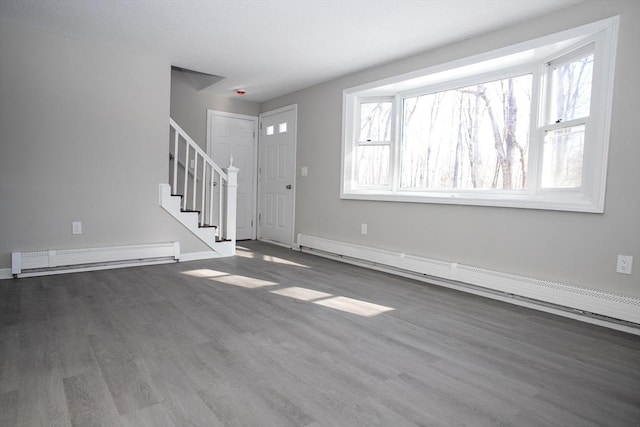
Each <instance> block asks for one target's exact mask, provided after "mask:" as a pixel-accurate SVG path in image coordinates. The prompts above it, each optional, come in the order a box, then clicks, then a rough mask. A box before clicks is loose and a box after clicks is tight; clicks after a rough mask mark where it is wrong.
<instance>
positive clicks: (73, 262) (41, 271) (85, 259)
mask: <svg viewBox="0 0 640 427" xmlns="http://www.w3.org/2000/svg"><path fill="white" fill-rule="evenodd" d="M179 259H180V243H179V242H168V243H152V244H143V245H127V246H112V247H104V248H86V249H51V250H40V251H31V252H12V253H11V274H12V275H13V277H29V276H42V275H48V274H59V273H67V272H75V271H90V270H103V269H108V268H118V267H129V266H135V265H150V264H161V263H167V262H176V261H178V260H179Z"/></svg>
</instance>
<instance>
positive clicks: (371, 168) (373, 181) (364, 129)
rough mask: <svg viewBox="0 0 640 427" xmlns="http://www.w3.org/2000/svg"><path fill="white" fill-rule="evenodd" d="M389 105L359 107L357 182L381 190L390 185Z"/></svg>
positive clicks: (367, 104)
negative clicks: (381, 187) (382, 187)
mask: <svg viewBox="0 0 640 427" xmlns="http://www.w3.org/2000/svg"><path fill="white" fill-rule="evenodd" d="M392 106H393V103H392V102H391V101H373V102H363V103H361V104H360V132H359V136H358V146H357V149H356V153H355V154H356V159H357V160H356V182H357V183H358V185H360V186H364V187H380V186H386V185H389V182H390V173H389V170H390V163H389V162H390V155H391V111H392Z"/></svg>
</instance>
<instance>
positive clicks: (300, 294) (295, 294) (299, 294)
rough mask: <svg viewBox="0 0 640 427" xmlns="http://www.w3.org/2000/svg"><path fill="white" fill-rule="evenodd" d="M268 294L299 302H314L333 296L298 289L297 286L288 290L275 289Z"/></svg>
mask: <svg viewBox="0 0 640 427" xmlns="http://www.w3.org/2000/svg"><path fill="white" fill-rule="evenodd" d="M270 292H271V293H272V294H278V295H282V296H285V297H289V298H295V299H299V300H301V301H314V300H317V299H320V298H328V297H332V296H333V295H331V294H328V293H326V292H320V291H314V290H312V289H307V288H299V287H297V286H292V287H290V288H283V289H276V290H274V291H270Z"/></svg>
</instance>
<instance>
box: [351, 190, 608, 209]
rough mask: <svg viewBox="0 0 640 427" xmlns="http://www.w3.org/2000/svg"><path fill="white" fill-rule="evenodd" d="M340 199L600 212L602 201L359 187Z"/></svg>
mask: <svg viewBox="0 0 640 427" xmlns="http://www.w3.org/2000/svg"><path fill="white" fill-rule="evenodd" d="M340 198H341V199H343V200H371V201H384V202H404V203H433V204H444V205H463V206H492V207H503V208H519V209H541V210H552V211H568V212H587V213H603V211H604V209H603V206H604V203H597V202H595V201H593V200H588V199H586V198H585V197H584V195H583V194H582V193H580V192H577V191H575V192H574V191H566V192H565V191H562V192H550V193H548V194H542V195H530V194H526V193H523V192H511V193H510V194H509V197H508V198H507V197H505V195H502V196H499V195H496V194H486V193H485V194H480V193H474V194H472V193H445V192H415V191H414V192H410V191H398V192H392V191H380V190H360V191H350V192H342V193H341V194H340Z"/></svg>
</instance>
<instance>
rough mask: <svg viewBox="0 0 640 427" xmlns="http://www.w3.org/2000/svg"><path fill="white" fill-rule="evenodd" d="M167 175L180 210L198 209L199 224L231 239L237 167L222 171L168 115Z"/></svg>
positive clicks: (231, 161) (234, 225)
mask: <svg viewBox="0 0 640 427" xmlns="http://www.w3.org/2000/svg"><path fill="white" fill-rule="evenodd" d="M169 132H170V135H171V136H172V140H171V141H170V144H169V145H170V147H169V159H170V162H171V164H170V168H169V177H170V182H171V194H173V195H181V196H182V204H181V209H182V210H183V211H186V212H189V211H194V212H198V222H199V226H200V227H217V229H216V235H217V236H218V238H220V239H223V240H232V241H235V238H236V204H237V187H238V181H237V175H238V171H239V170H238V168H236V167H234V166H233V157H231V159H230V160H229V167H228V168H227V170H226V172H225V171H224V170H222V168H220V167H219V166H218V165H217V164H216V163H215V162H214V161H213V160H212V159H211V158H210V157H209V156H208V155H207V153H205V152H204V150H202V148H200V146H199V145H198V144H196V143H195V142H194V141H193V139H191V137H190V136H189V135H188V134H187V133H186V132H185V131H184V130H183V129H182V128H181V127H180V126H178V124H177V123H176V122H175V121H174V120H173V119H171V118H169Z"/></svg>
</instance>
